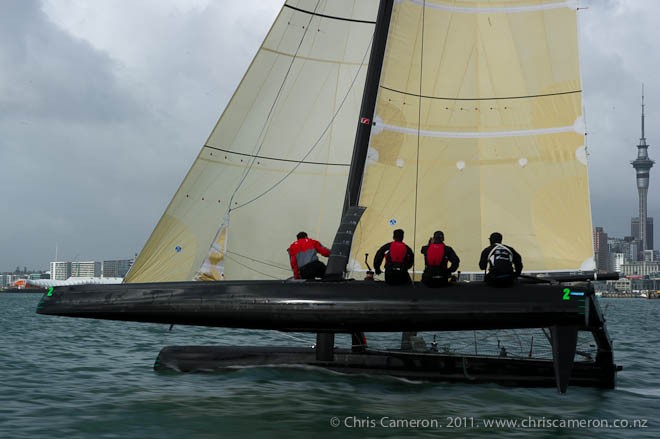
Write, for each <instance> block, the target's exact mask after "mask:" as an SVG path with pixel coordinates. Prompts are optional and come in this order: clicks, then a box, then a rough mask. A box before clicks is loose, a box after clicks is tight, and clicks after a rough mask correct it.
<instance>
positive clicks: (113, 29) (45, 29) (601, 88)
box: [0, 0, 660, 271]
mask: <svg viewBox="0 0 660 439" xmlns="http://www.w3.org/2000/svg"><path fill="white" fill-rule="evenodd" d="M579 3H580V7H581V9H580V13H579V16H580V43H581V49H580V50H581V55H582V56H581V67H582V76H583V92H584V105H585V115H586V128H587V132H588V136H587V146H588V151H589V173H590V174H589V178H590V190H591V200H592V202H591V205H592V218H593V225H594V226H601V227H603V228H604V229H605V230H606V231H607V232H608V233H609V234H610V235H612V236H626V235H627V234H628V233H629V227H630V218H631V217H634V216H637V215H638V208H637V204H638V203H637V196H636V195H637V194H636V193H635V176H634V174H633V172H631V171H632V170H631V169H630V161H631V159H633V158H634V155H635V152H636V151H635V149H636V148H635V142H636V139H637V138H638V137H639V90H640V87H641V84H642V83H645V84H646V93H645V94H646V119H647V121H649V123H648V124H647V127H646V128H647V131H648V132H647V133H646V135H647V136H648V138H649V144H650V145H651V149H650V152H649V154H650V155H651V156H652V157H653V156H654V155H653V154H654V153H653V151H654V149H653V148H654V147H653V142H654V141H657V139H660V125H658V124H656V123H654V122H655V121H657V120H659V119H660V102H658V99H657V96H660V83H658V84H655V83H653V82H652V81H651V79H652V76H651V75H652V74H653V73H654V72H655V71H657V70H658V68H660V60H658V59H657V57H653V56H649V54H653V53H655V50H656V48H655V44H656V41H657V40H658V39H657V38H655V36H656V34H657V33H658V32H660V31H658V30H656V27H657V26H656V24H655V23H656V22H657V18H658V17H660V4H659V3H658V2H654V1H636V2H627V1H614V0H604V1H593V0H591V1H587V0H583V1H580V2H579ZM281 5H282V1H277V0H275V1H263V2H258V4H254V5H250V7H246V6H245V4H241V3H238V4H237V3H235V2H220V1H214V2H211V1H207V0H194V1H193V0H187V1H183V0H170V1H158V2H156V1H145V2H138V3H136V4H131V5H130V7H129V6H128V5H127V4H125V3H123V2H102V3H99V4H95V5H94V6H93V7H90V6H89V5H86V4H85V2H74V1H67V0H57V1H55V0H44V1H42V2H40V1H36V0H32V1H21V2H9V3H8V4H7V5H6V6H5V8H3V14H2V16H0V37H1V38H0V63H2V64H3V66H4V67H5V68H4V69H2V71H3V75H2V76H1V77H0V89H1V90H2V93H0V114H1V115H2V117H1V118H0V129H1V130H2V133H3V135H2V136H0V163H2V169H1V170H0V183H2V186H3V187H4V188H7V189H6V191H5V200H4V201H5V203H4V205H5V209H4V211H3V227H2V228H1V229H2V230H0V270H2V271H10V270H13V268H14V267H16V266H20V267H23V266H29V267H34V268H38V267H43V268H45V267H47V266H48V264H49V262H50V261H52V260H54V257H55V248H56V247H57V248H58V249H59V250H58V251H59V255H60V256H59V259H65V260H73V259H79V260H95V259H113V258H116V256H117V255H122V257H125V256H123V255H126V256H128V255H130V256H131V257H132V256H133V255H134V254H135V253H137V252H139V251H140V250H141V248H142V246H143V244H144V243H145V242H146V240H147V238H148V236H149V234H150V233H151V231H152V230H153V228H154V226H155V224H156V222H157V221H158V220H159V218H160V216H161V214H162V212H163V211H164V209H165V207H166V206H167V204H168V203H169V201H170V199H171V197H172V195H173V194H174V192H175V191H176V189H177V188H178V185H179V183H180V182H181V180H182V179H183V176H184V175H185V173H186V172H187V171H188V168H189V166H190V164H191V163H192V161H193V160H194V158H195V156H196V155H197V153H198V152H199V149H200V147H201V145H202V144H203V143H204V141H205V139H206V137H207V135H208V134H209V133H210V131H211V129H212V127H213V126H214V124H215V122H216V121H217V119H218V117H219V116H220V114H221V112H222V110H223V109H224V106H225V105H226V103H227V101H228V100H229V99H230V97H231V95H232V93H233V91H234V89H235V87H236V85H237V84H238V82H239V81H240V79H241V77H242V75H243V73H244V72H245V70H246V68H247V66H248V64H249V63H250V61H251V59H252V56H253V55H254V53H255V52H256V49H257V48H258V46H259V44H260V43H261V41H262V40H263V36H264V35H265V33H266V32H267V31H268V29H269V27H270V24H271V23H272V21H273V19H274V17H275V15H276V14H277V13H278V11H279V9H280V7H281ZM9 66H11V67H9ZM650 185H651V190H650V191H649V195H648V197H649V198H648V212H649V215H648V216H651V217H656V218H657V217H660V203H659V202H658V201H659V200H660V198H659V197H660V191H657V190H655V191H654V189H653V177H652V179H651V183H650ZM514 244H515V243H514ZM283 258H285V256H283Z"/></svg>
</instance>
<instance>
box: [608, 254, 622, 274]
mask: <svg viewBox="0 0 660 439" xmlns="http://www.w3.org/2000/svg"><path fill="white" fill-rule="evenodd" d="M625 263H626V259H625V255H624V254H623V253H610V270H612V271H616V272H617V273H620V272H621V267H622V266H623V264H625Z"/></svg>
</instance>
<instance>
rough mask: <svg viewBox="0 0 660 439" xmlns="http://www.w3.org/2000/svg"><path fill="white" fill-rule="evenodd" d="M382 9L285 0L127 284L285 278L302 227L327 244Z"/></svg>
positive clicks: (358, 0) (353, 1) (328, 0)
mask: <svg viewBox="0 0 660 439" xmlns="http://www.w3.org/2000/svg"><path fill="white" fill-rule="evenodd" d="M377 9H378V2H377V1H376V0H367V1H365V0H289V1H287V2H286V4H285V5H284V6H283V8H282V10H281V12H280V14H279V15H278V17H277V19H276V21H275V23H274V24H273V26H272V28H271V30H270V32H269V33H268V35H267V37H266V39H265V41H264V43H263V44H262V46H261V48H260V49H259V51H258V53H257V55H256V56H255V58H254V60H253V61H252V64H251V65H250V68H249V70H248V71H247V73H246V75H245V77H244V78H243V80H242V82H241V84H240V85H239V87H238V89H237V90H236V92H235V94H234V96H233V98H232V99H231V101H230V103H229V105H228V106H227V108H226V109H225V112H224V114H223V115H222V117H221V118H220V120H219V122H218V124H217V125H216V127H215V128H214V130H213V132H212V133H211V135H210V137H209V139H208V141H207V142H206V144H205V145H204V147H203V148H202V150H201V152H200V154H199V156H198V157H197V159H196V161H195V162H194V164H193V165H192V168H191V169H190V171H189V172H188V175H187V176H186V178H185V179H184V181H183V183H182V184H181V186H180V188H179V190H178V191H177V193H176V195H175V196H174V198H173V200H172V201H171V203H170V205H169V206H168V208H167V210H166V211H165V213H164V215H163V217H162V218H161V220H160V222H159V223H158V225H157V227H156V229H155V230H154V232H153V234H152V235H151V237H150V238H149V240H148V242H147V244H146V245H145V247H144V249H143V250H142V252H141V253H140V255H139V256H138V258H137V260H136V262H135V264H134V266H133V268H132V270H131V272H130V273H129V274H128V276H127V278H126V281H127V282H148V281H175V280H191V279H193V278H195V277H197V278H217V276H218V274H220V273H222V272H224V276H225V278H226V279H256V278H286V277H289V276H290V275H291V271H290V268H289V266H288V258H287V254H286V249H287V247H288V245H289V244H290V243H291V241H293V239H294V238H295V234H296V232H298V231H300V230H305V231H307V232H308V233H309V234H310V235H311V236H314V237H315V238H316V239H320V240H321V241H322V242H324V243H326V245H329V244H330V243H331V242H332V238H333V235H334V233H335V231H336V229H337V225H338V224H339V219H340V217H341V209H342V204H343V201H344V188H345V186H346V179H347V175H348V168H349V165H350V159H351V154H352V147H353V138H354V135H355V127H356V125H357V122H356V121H357V118H358V110H359V106H360V100H361V98H362V89H363V86H364V78H365V73H366V63H367V61H368V55H369V48H370V45H371V40H372V36H373V35H372V34H373V29H374V20H375V17H376V12H377ZM212 245H213V246H215V249H213V248H211V247H212ZM210 248H211V250H209V249H210ZM209 255H210V256H209ZM216 261H217V263H219V264H222V265H223V266H222V267H221V268H220V269H219V268H218V267H217V264H215V263H214V262H216ZM202 266H204V269H201V268H200V267H202ZM214 272H215V273H214Z"/></svg>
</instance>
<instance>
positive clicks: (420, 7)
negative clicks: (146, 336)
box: [38, 0, 618, 392]
mask: <svg viewBox="0 0 660 439" xmlns="http://www.w3.org/2000/svg"><path fill="white" fill-rule="evenodd" d="M576 6H577V5H576V3H575V2H574V1H572V0H543V1H539V0H501V1H497V2H486V1H481V0H452V1H449V0H380V1H378V0H332V1H328V0H287V1H286V3H285V4H284V5H283V7H282V10H281V11H280V13H279V15H278V17H277V19H276V20H275V22H274V24H273V26H272V28H271V29H270V32H269V33H268V35H267V37H266V39H265V41H264V42H263V44H262V46H261V48H260V49H259V51H258V53H257V54H256V56H255V58H254V60H253V62H252V64H251V65H250V67H249V69H248V71H247V73H246V74H245V76H244V78H243V80H242V81H241V83H240V85H239V87H238V88H237V90H236V92H235V94H234V96H233V97H232V99H231V101H230V102H229V104H228V105H227V108H226V109H225V111H224V113H223V115H222V116H221V118H220V120H219V121H218V123H217V125H216V126H215V128H214V129H213V131H212V132H211V135H210V136H209V138H208V140H207V142H206V144H205V145H204V146H203V148H202V150H201V152H200V153H199V155H198V157H197V159H196V160H195V162H194V164H193V165H192V168H191V169H190V171H189V172H188V174H187V175H186V177H185V179H184V181H183V183H182V184H181V186H180V188H179V189H178V191H177V192H176V194H175V195H174V198H173V199H172V201H171V202H170V204H169V206H168V207H167V209H166V211H165V213H164V214H163V216H162V218H161V220H160V221H159V223H158V225H157V226H156V228H155V230H154V232H153V233H152V235H151V237H150V238H149V240H148V241H147V243H146V245H145V247H144V248H143V250H142V252H141V253H140V255H139V256H138V258H137V260H136V261H135V264H134V265H133V267H132V269H131V271H130V273H129V274H128V276H127V277H126V280H125V283H124V284H121V285H114V286H85V287H62V288H56V289H55V290H54V291H50V292H49V293H48V294H47V295H45V296H44V298H43V300H42V301H41V303H40V304H39V308H38V312H39V313H42V314H55V315H66V316H75V317H89V318H105V319H116V320H129V321H143V322H161V323H168V324H190V325H202V326H219V327H234V328H254V329H270V330H280V331H307V332H314V333H317V344H316V346H315V347H314V348H309V349H304V348H300V349H297V348H263V347H194V346H193V347H170V348H165V349H163V351H161V354H160V355H159V358H158V359H157V361H156V368H174V369H178V370H199V369H216V368H223V367H227V366H235V365H254V364H311V365H316V366H321V367H327V368H330V369H334V370H339V371H343V372H362V373H365V372H366V373H376V374H388V375H395V376H402V377H412V378H423V379H441V380H464V381H472V382H483V381H495V382H500V383H505V384H516V385H533V386H539V385H543V386H547V385H555V384H556V385H557V386H558V388H559V389H560V391H562V392H564V391H565V390H566V388H567V385H568V383H569V381H570V383H571V384H576V385H587V386H598V387H606V388H611V387H613V386H614V382H615V376H616V371H617V369H618V368H617V366H616V365H615V364H614V362H613V355H612V346H611V342H610V340H609V337H608V335H607V331H606V328H605V323H604V319H603V316H602V313H601V311H600V308H599V306H598V302H597V300H596V298H595V295H594V291H593V288H592V287H591V285H590V284H589V283H588V282H581V283H580V282H578V283H574V281H586V280H587V279H589V278H590V277H592V276H593V270H594V262H593V245H592V232H591V213H590V207H589V194H588V181H587V167H586V164H587V162H586V156H587V155H586V149H585V137H584V124H583V117H582V105H581V96H582V92H581V81H580V72H579V57H578V45H577V17H576ZM393 228H403V229H405V231H406V236H407V237H408V240H407V241H408V243H409V244H411V246H412V247H413V248H414V249H418V248H419V247H421V245H423V244H425V243H426V242H427V240H428V237H429V236H430V235H431V234H432V233H433V231H434V230H437V229H442V230H443V231H444V232H445V235H446V236H447V237H448V240H449V241H450V242H451V243H452V246H453V247H454V248H455V249H456V250H457V252H458V253H459V255H460V257H461V264H462V268H463V270H464V271H468V272H474V273H477V272H478V271H479V269H478V267H477V263H478V260H479V253H480V251H481V249H482V248H483V247H484V244H485V243H486V242H487V237H488V236H489V235H490V233H491V232H493V231H495V230H497V231H499V232H501V233H503V234H504V236H505V237H506V240H507V242H509V243H512V244H513V245H515V247H516V248H518V249H520V250H522V252H521V253H523V257H524V262H525V268H526V271H527V273H528V274H533V273H537V274H538V273H545V274H546V275H549V277H546V281H545V283H534V282H530V283H522V282H521V283H519V284H518V285H516V286H515V287H512V288H498V289H494V288H490V287H488V286H486V285H484V284H483V283H481V282H471V283H460V284H457V285H454V286H451V287H448V288H444V289H428V288H426V287H424V286H423V285H421V284H418V283H414V285H409V286H399V287H392V286H388V285H386V284H385V283H384V282H378V281H371V280H364V281H363V280H352V279H353V278H362V277H364V275H365V273H366V272H367V270H368V267H367V265H366V263H365V258H364V255H365V254H366V253H373V252H374V251H375V250H376V249H377V248H378V247H379V246H380V245H381V244H382V242H384V241H385V240H386V239H387V238H389V236H391V233H392V229H393ZM299 230H306V231H308V232H310V234H311V235H313V236H315V237H318V238H319V239H320V240H321V241H322V242H333V245H332V252H331V256H330V258H329V261H328V271H327V273H326V277H325V278H324V279H323V280H322V281H307V282H294V281H291V280H286V279H287V278H288V277H289V276H290V269H289V267H288V264H287V257H286V252H285V251H286V248H287V247H288V244H289V243H290V241H291V240H292V238H293V236H295V233H296V232H298V231H299ZM422 269H423V267H419V266H416V267H413V272H414V273H413V274H414V278H415V280H417V279H418V278H419V275H420V273H421V271H422ZM553 275H554V278H553ZM503 328H550V329H549V334H550V335H549V338H550V340H551V345H552V353H553V357H552V359H534V358H513V357H506V356H484V355H481V356H480V355H455V354H451V353H439V352H436V351H433V350H428V351H426V352H418V351H415V352H409V351H404V350H401V349H391V350H376V349H372V348H368V347H364V346H359V347H358V349H347V350H346V349H337V348H335V346H334V334H336V333H351V332H359V331H430V330H432V331H449V330H477V329H503ZM579 331H586V332H589V333H591V334H593V338H594V340H595V343H596V345H597V352H596V355H595V357H586V359H585V360H581V361H575V353H576V340H577V334H578V332H579ZM530 356H531V353H530Z"/></svg>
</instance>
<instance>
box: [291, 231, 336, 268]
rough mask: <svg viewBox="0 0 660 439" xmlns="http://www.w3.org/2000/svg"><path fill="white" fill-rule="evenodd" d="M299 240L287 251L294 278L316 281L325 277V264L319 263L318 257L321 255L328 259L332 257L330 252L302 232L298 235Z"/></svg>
mask: <svg viewBox="0 0 660 439" xmlns="http://www.w3.org/2000/svg"><path fill="white" fill-rule="evenodd" d="M296 238H298V239H297V240H296V241H294V242H293V243H292V244H291V245H290V246H289V249H288V250H287V251H288V252H289V260H290V262H291V269H292V270H293V277H294V278H295V279H314V278H317V277H323V275H324V274H325V264H324V263H323V262H321V261H319V258H318V257H317V256H316V254H317V253H320V254H321V255H322V256H325V257H326V258H327V257H328V256H330V250H328V249H327V248H325V247H323V245H321V243H320V242H318V241H316V240H315V239H310V238H308V237H307V233H305V232H300V233H298V235H296Z"/></svg>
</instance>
